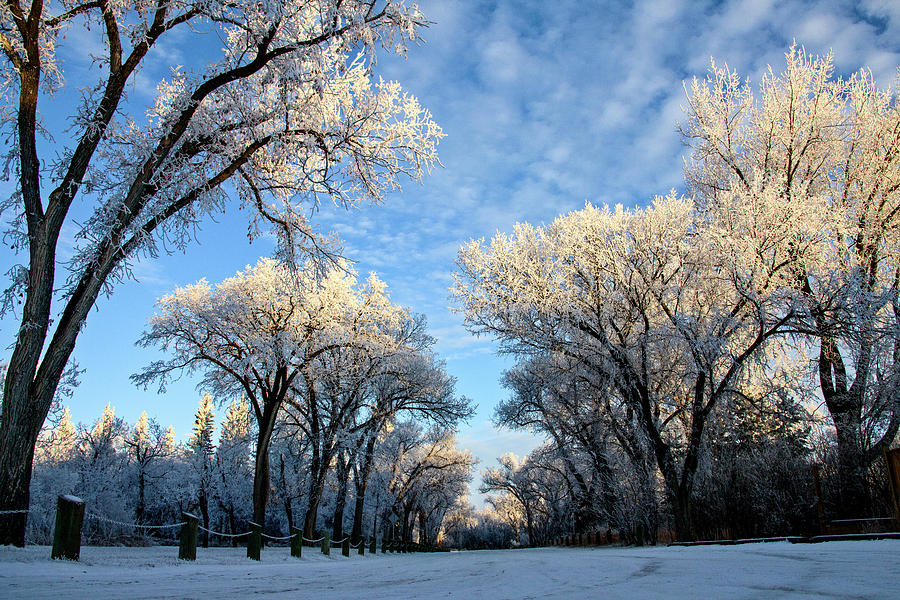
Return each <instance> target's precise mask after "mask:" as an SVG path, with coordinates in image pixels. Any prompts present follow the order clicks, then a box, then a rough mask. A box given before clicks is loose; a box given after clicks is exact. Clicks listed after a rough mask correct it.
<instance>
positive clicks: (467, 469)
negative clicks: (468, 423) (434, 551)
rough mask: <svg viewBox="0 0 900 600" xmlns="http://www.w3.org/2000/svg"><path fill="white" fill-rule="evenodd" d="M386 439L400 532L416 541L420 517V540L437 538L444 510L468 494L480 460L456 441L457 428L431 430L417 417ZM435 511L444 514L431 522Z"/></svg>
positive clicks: (390, 487)
mask: <svg viewBox="0 0 900 600" xmlns="http://www.w3.org/2000/svg"><path fill="white" fill-rule="evenodd" d="M385 445H386V446H387V448H386V449H385V454H386V455H387V456H388V457H389V458H388V460H387V465H386V466H387V468H388V469H389V473H390V479H389V480H388V481H389V482H388V490H389V491H390V494H391V496H393V498H394V501H393V503H392V504H391V505H390V506H389V507H388V512H389V514H392V515H393V519H392V520H394V521H396V525H395V526H396V527H398V531H397V535H398V536H399V537H400V539H402V540H404V541H408V542H412V541H415V540H414V539H413V530H414V528H415V526H416V521H417V520H419V519H420V518H421V525H420V527H419V536H420V541H422V542H424V543H432V542H433V541H434V539H436V534H437V531H438V530H439V529H440V525H441V521H442V520H443V517H444V515H445V514H446V513H447V512H448V511H449V509H450V508H451V507H452V506H453V505H454V504H456V501H457V499H458V498H459V497H460V496H465V495H467V494H468V491H469V488H468V483H469V481H470V480H471V479H472V469H473V468H474V466H475V464H476V462H477V461H476V460H475V458H474V457H473V456H472V453H471V451H469V450H460V449H459V448H457V447H456V436H455V434H454V433H453V432H452V431H449V430H446V429H441V428H440V427H433V428H431V429H427V430H426V429H423V428H422V426H421V425H419V424H418V423H416V422H414V421H406V422H403V423H399V424H398V425H397V427H395V428H394V430H393V431H392V432H391V435H390V436H388V438H387V439H386V440H385ZM435 512H436V513H437V516H439V517H440V519H436V521H437V522H434V521H432V523H431V524H430V528H429V526H428V515H429V513H435ZM429 529H430V533H431V537H429Z"/></svg>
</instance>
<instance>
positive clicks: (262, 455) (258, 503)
mask: <svg viewBox="0 0 900 600" xmlns="http://www.w3.org/2000/svg"><path fill="white" fill-rule="evenodd" d="M268 437H269V435H268V434H266V435H265V436H264V435H263V434H262V433H260V435H259V439H258V441H257V444H256V464H255V468H254V474H253V522H254V523H257V524H259V525H260V527H262V528H263V530H265V528H266V504H267V503H268V501H269V443H268V442H269V440H268Z"/></svg>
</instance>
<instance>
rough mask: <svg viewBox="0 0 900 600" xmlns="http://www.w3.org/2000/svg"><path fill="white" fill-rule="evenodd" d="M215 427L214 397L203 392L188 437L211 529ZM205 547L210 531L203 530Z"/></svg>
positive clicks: (202, 506) (205, 522) (200, 501)
mask: <svg viewBox="0 0 900 600" xmlns="http://www.w3.org/2000/svg"><path fill="white" fill-rule="evenodd" d="M214 428H215V412H214V410H213V398H212V396H211V395H210V394H209V393H206V394H203V398H201V400H200V405H199V406H198V407H197V412H196V414H195V415H194V429H193V430H192V432H191V437H190V438H189V439H188V448H189V449H190V451H191V463H192V465H193V466H194V470H195V472H196V474H197V476H198V483H199V486H198V490H197V503H198V505H199V507H200V515H201V517H202V518H203V527H204V529H209V496H210V490H211V488H212V475H213V468H212V467H213V463H212V461H213V453H214V451H215V448H214V447H213V430H214ZM203 547H204V548H208V547H209V533H207V532H206V531H204V532H203Z"/></svg>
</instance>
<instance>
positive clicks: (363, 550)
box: [359, 537, 369, 556]
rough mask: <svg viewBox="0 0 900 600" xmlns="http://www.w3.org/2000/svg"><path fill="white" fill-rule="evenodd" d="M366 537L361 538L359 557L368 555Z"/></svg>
mask: <svg viewBox="0 0 900 600" xmlns="http://www.w3.org/2000/svg"><path fill="white" fill-rule="evenodd" d="M368 541H369V540H367V539H366V538H365V537H361V538H359V555H360V556H363V555H364V554H365V553H366V542H368Z"/></svg>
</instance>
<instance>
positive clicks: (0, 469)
mask: <svg viewBox="0 0 900 600" xmlns="http://www.w3.org/2000/svg"><path fill="white" fill-rule="evenodd" d="M14 405H15V401H14V400H13V401H10V400H9V396H5V401H4V402H3V424H2V426H0V447H2V451H0V490H3V492H2V493H0V511H27V510H28V504H29V501H30V499H31V495H30V484H31V470H32V462H33V460H34V446H35V444H36V443H37V437H38V433H39V432H40V429H41V423H43V418H41V420H40V421H39V422H37V423H35V421H37V416H36V415H34V413H31V414H30V415H29V414H23V413H24V412H26V410H27V409H28V408H33V407H32V406H31V405H29V404H26V405H20V406H18V407H15V406H14ZM14 408H17V409H18V410H13V409H14ZM29 416H30V417H31V419H29V418H28V417H29ZM43 416H46V412H44V415H43ZM29 421H30V422H29ZM27 523H28V513H27V512H15V513H5V514H0V545H8V544H12V545H14V546H19V547H24V546H25V527H26V525H27Z"/></svg>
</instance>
